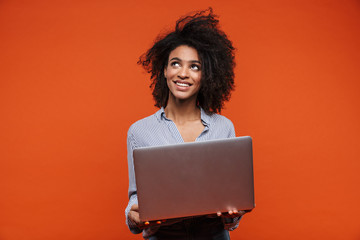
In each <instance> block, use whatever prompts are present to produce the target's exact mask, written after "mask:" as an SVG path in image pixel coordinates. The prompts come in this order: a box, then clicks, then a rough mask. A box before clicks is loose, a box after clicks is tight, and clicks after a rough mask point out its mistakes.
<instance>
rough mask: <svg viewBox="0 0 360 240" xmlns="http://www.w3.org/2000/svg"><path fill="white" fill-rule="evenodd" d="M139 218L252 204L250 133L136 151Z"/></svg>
mask: <svg viewBox="0 0 360 240" xmlns="http://www.w3.org/2000/svg"><path fill="white" fill-rule="evenodd" d="M133 156H134V169H135V178H136V185H137V194H138V203H139V214H140V220H141V221H143V222H145V221H156V220H160V219H170V218H179V217H188V216H198V215H207V214H214V213H216V212H219V211H220V212H227V211H229V210H230V209H238V210H251V209H252V208H254V206H255V203H254V178H253V161H252V139H251V137H248V136H247V137H236V138H228V139H219V140H209V141H203V142H191V143H180V144H175V145H165V146H153V147H143V148H138V149H135V150H134V152H133Z"/></svg>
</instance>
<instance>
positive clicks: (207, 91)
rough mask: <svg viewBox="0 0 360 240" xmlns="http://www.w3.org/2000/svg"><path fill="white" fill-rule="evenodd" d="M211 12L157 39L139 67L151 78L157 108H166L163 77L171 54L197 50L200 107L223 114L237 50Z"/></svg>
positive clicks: (183, 22) (183, 20)
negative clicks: (185, 48)
mask: <svg viewBox="0 0 360 240" xmlns="http://www.w3.org/2000/svg"><path fill="white" fill-rule="evenodd" d="M218 25H219V20H218V16H216V15H214V14H213V11H212V8H209V9H207V10H204V11H200V12H197V13H195V14H194V15H190V16H185V17H182V18H180V19H179V20H178V21H177V22H176V26H175V31H173V32H170V33H168V34H166V35H165V36H158V38H157V39H156V41H155V43H154V45H153V46H152V48H150V49H149V50H148V51H147V52H146V53H144V54H143V55H142V56H141V57H140V59H139V61H138V64H139V65H142V66H143V67H144V69H145V70H146V71H147V72H148V73H150V74H151V81H152V83H151V85H150V88H151V89H152V90H153V92H152V94H153V97H154V100H155V106H156V107H159V108H160V107H166V104H167V101H168V96H169V88H168V86H167V82H166V78H165V76H164V69H165V67H166V65H167V63H168V58H169V55H170V52H171V51H173V50H174V49H175V48H177V47H178V46H181V45H186V46H189V47H192V48H194V49H196V50H197V52H198V55H199V58H200V61H201V69H202V72H201V87H200V90H199V93H198V96H197V104H198V106H200V107H201V108H203V109H204V110H205V111H206V112H207V113H209V114H212V113H220V112H221V109H222V108H223V106H224V102H225V101H228V100H229V99H230V93H231V91H232V90H233V89H234V67H235V61H234V47H233V46H232V43H231V41H230V40H229V39H228V37H227V36H226V34H225V33H224V32H223V31H222V30H220V29H219V26H218Z"/></svg>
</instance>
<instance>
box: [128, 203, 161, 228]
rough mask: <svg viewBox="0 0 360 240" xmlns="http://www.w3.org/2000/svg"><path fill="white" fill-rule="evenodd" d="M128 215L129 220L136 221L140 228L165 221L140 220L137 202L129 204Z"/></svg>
mask: <svg viewBox="0 0 360 240" xmlns="http://www.w3.org/2000/svg"><path fill="white" fill-rule="evenodd" d="M128 217H129V219H130V220H131V221H133V222H134V223H136V225H137V226H138V227H139V228H141V229H143V228H147V227H150V226H153V225H159V224H161V223H163V222H165V220H162V221H151V222H142V221H140V215H139V205H138V204H134V205H132V206H131V208H130V211H129V215H128Z"/></svg>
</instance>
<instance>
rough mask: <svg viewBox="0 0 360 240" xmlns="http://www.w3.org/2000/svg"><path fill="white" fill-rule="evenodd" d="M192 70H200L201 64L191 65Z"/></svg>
mask: <svg viewBox="0 0 360 240" xmlns="http://www.w3.org/2000/svg"><path fill="white" fill-rule="evenodd" d="M190 68H191V69H192V70H196V71H198V70H200V66H198V65H195V64H194V65H191V67H190Z"/></svg>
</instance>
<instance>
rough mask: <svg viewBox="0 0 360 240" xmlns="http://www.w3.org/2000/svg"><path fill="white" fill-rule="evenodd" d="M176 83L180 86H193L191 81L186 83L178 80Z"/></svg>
mask: <svg viewBox="0 0 360 240" xmlns="http://www.w3.org/2000/svg"><path fill="white" fill-rule="evenodd" d="M175 84H176V85H178V86H180V87H190V86H191V84H190V83H184V82H178V81H175Z"/></svg>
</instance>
